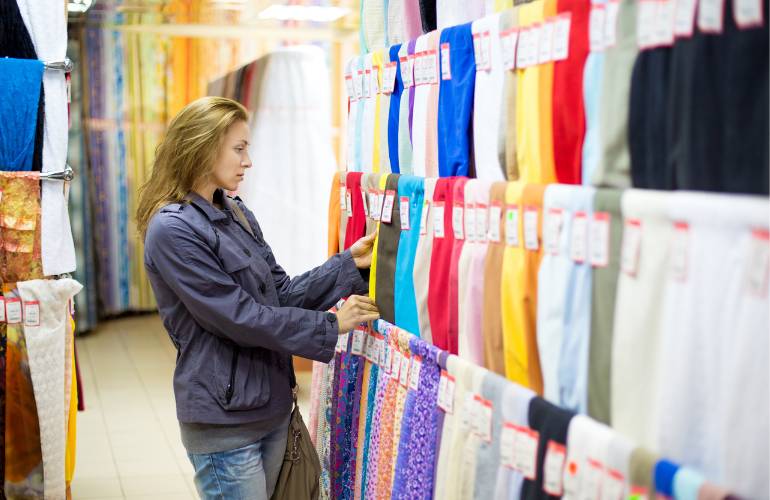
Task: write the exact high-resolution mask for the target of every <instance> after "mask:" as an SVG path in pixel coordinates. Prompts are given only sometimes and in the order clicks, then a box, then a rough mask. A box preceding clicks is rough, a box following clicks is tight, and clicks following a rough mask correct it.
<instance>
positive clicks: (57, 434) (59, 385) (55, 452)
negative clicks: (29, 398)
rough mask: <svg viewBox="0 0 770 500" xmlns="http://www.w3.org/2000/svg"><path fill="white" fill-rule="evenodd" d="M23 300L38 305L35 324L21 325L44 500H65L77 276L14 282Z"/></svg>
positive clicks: (78, 287) (78, 288) (77, 288)
mask: <svg viewBox="0 0 770 500" xmlns="http://www.w3.org/2000/svg"><path fill="white" fill-rule="evenodd" d="M17 287H18V290H19V296H20V297H21V299H22V303H26V302H28V301H33V300H36V301H38V302H39V303H40V305H39V308H40V321H39V326H27V325H26V324H25V326H24V337H25V339H26V342H27V352H28V354H29V370H30V375H31V378H32V386H33V388H34V392H35V403H36V405H37V415H38V420H39V423H40V448H41V450H42V455H43V484H44V486H45V498H50V499H55V500H58V499H64V498H66V485H65V478H64V456H65V449H66V442H67V440H66V436H67V429H66V417H65V414H66V412H67V411H68V410H69V408H67V407H65V406H64V404H65V394H64V389H65V387H66V383H65V356H66V354H65V353H66V351H67V349H66V346H65V344H66V339H67V329H68V324H69V312H68V310H67V307H68V303H69V300H70V299H71V298H72V297H73V296H74V295H75V294H76V293H78V292H79V291H80V290H81V289H82V288H83V287H82V286H81V285H80V283H78V282H77V281H75V280H72V279H60V280H33V281H22V282H19V283H17Z"/></svg>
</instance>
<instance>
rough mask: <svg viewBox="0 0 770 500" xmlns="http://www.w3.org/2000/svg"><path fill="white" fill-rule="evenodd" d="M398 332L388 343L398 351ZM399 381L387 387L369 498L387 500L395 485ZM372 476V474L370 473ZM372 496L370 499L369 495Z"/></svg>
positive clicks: (391, 335) (392, 380) (394, 331)
mask: <svg viewBox="0 0 770 500" xmlns="http://www.w3.org/2000/svg"><path fill="white" fill-rule="evenodd" d="M397 337H398V331H397V330H393V331H392V332H391V334H390V335H389V336H388V343H389V346H390V348H391V349H396V348H397V347H396V346H397V344H398V340H397ZM398 388H399V383H398V380H396V379H395V378H393V377H391V378H389V380H388V381H387V385H386V387H385V399H384V402H383V406H382V416H381V417H380V426H381V429H380V442H379V447H378V456H377V460H378V464H377V473H376V477H375V478H374V479H375V481H376V487H374V488H369V486H368V485H367V488H366V494H367V498H372V499H375V498H387V497H388V496H389V494H390V491H391V488H392V483H393V458H394V457H393V441H394V439H395V440H396V441H398V437H397V436H395V435H394V429H395V426H396V411H397V406H398ZM370 474H371V472H370ZM370 494H371V495H372V496H371V497H369V495H370Z"/></svg>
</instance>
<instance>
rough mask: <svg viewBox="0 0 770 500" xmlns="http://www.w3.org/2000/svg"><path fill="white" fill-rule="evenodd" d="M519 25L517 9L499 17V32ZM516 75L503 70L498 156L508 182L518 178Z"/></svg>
mask: <svg viewBox="0 0 770 500" xmlns="http://www.w3.org/2000/svg"><path fill="white" fill-rule="evenodd" d="M518 25H519V9H518V8H513V9H508V10H506V11H504V12H502V14H501V15H500V32H503V31H507V30H510V29H514V28H516V27H518ZM516 75H517V72H516V71H514V70H509V69H504V70H503V96H502V106H503V112H502V116H501V119H500V133H499V135H500V138H499V139H498V156H499V157H500V164H501V165H502V166H503V167H504V168H505V177H506V179H508V180H509V181H515V180H518V178H519V168H518V166H517V162H516Z"/></svg>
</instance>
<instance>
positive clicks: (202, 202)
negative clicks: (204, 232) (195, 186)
mask: <svg viewBox="0 0 770 500" xmlns="http://www.w3.org/2000/svg"><path fill="white" fill-rule="evenodd" d="M185 198H186V199H187V200H188V201H189V202H190V203H191V204H193V205H195V206H196V207H198V208H199V209H200V210H201V212H203V213H204V214H206V217H208V219H209V220H210V221H211V222H214V221H220V220H224V219H227V218H228V216H227V214H226V213H225V212H223V211H222V210H219V209H218V208H217V207H215V206H214V205H212V204H211V203H209V202H208V200H206V199H204V198H203V197H202V196H201V195H199V194H198V193H196V192H195V191H190V192H189V193H188V194H187V196H186V197H185ZM214 200H216V201H219V202H220V203H222V206H224V207H228V209H229V204H228V203H227V202H228V200H227V196H225V194H224V192H222V190H221V189H217V190H216V191H214Z"/></svg>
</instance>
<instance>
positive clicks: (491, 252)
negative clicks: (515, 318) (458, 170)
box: [481, 182, 518, 375]
mask: <svg viewBox="0 0 770 500" xmlns="http://www.w3.org/2000/svg"><path fill="white" fill-rule="evenodd" d="M506 187H507V184H506V183H505V182H495V183H494V184H492V187H491V188H490V191H489V244H488V246H487V255H486V260H485V262H484V295H483V303H484V314H483V316H482V318H481V329H482V337H483V339H484V366H485V367H486V368H487V369H488V370H489V371H491V372H494V373H497V374H499V375H505V355H504V351H503V344H504V342H503V322H502V318H501V311H502V308H501V304H500V300H501V298H500V297H501V291H502V288H501V279H502V278H501V272H500V270H501V269H502V266H503V258H504V254H505V247H506V244H507V243H506V242H507V239H508V237H507V233H506V228H507V226H508V225H507V217H508V211H507V209H506V208H505V206H506V205H505V191H506ZM516 228H517V229H516V231H517V233H516V234H517V235H518V225H517V226H516Z"/></svg>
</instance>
